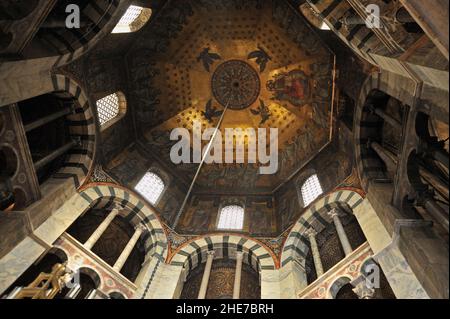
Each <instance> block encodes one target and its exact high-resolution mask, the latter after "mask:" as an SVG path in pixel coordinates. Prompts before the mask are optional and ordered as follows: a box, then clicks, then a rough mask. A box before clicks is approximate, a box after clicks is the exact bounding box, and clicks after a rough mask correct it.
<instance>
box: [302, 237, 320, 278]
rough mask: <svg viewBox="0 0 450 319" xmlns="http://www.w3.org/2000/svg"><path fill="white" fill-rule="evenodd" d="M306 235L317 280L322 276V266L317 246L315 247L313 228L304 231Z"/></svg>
mask: <svg viewBox="0 0 450 319" xmlns="http://www.w3.org/2000/svg"><path fill="white" fill-rule="evenodd" d="M306 235H307V236H308V239H309V244H310V247H311V253H312V256H313V260H314V266H315V267H316V274H317V278H319V277H320V276H322V275H323V272H324V271H323V266H322V260H321V259H320V252H319V246H318V245H317V241H316V235H317V233H316V231H315V230H314V229H313V228H310V229H308V230H307V231H306Z"/></svg>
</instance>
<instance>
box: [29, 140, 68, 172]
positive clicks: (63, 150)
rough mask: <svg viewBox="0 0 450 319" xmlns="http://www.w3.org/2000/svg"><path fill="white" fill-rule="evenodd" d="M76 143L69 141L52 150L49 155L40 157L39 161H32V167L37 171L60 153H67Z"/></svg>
mask: <svg viewBox="0 0 450 319" xmlns="http://www.w3.org/2000/svg"><path fill="white" fill-rule="evenodd" d="M75 145H76V142H75V141H71V142H69V143H67V144H65V145H63V146H61V147H60V148H58V149H56V150H54V151H53V152H52V153H50V154H49V155H47V156H45V157H44V158H42V159H40V160H39V161H37V162H35V163H34V168H35V170H36V171H39V170H40V169H42V168H43V167H45V166H46V165H48V164H50V163H51V162H52V161H53V160H54V159H56V158H58V157H60V156H61V155H63V154H65V153H67V152H68V151H69V150H70V149H71V148H72V147H74V146H75Z"/></svg>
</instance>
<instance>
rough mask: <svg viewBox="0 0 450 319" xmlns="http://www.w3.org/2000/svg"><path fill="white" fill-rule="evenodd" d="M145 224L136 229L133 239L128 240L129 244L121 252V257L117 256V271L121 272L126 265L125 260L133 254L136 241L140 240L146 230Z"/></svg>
mask: <svg viewBox="0 0 450 319" xmlns="http://www.w3.org/2000/svg"><path fill="white" fill-rule="evenodd" d="M144 229H145V228H144V226H143V225H139V226H137V227H136V229H135V230H134V234H133V236H131V239H130V240H129V241H128V243H127V245H126V246H125V248H124V249H123V251H122V253H121V254H120V256H119V258H117V260H116V262H115V263H114V266H113V268H114V270H116V271H117V272H120V270H121V269H122V267H123V265H125V262H126V261H127V259H128V257H129V256H130V254H131V251H132V250H133V248H134V246H136V243H137V242H138V240H139V238H140V237H141V235H142V233H143V232H144Z"/></svg>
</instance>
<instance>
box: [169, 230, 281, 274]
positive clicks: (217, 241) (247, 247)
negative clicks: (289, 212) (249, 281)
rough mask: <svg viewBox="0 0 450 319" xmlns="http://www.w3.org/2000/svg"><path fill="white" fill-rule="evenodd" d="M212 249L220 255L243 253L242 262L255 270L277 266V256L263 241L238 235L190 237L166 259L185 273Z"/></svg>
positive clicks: (203, 259)
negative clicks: (182, 268)
mask: <svg viewBox="0 0 450 319" xmlns="http://www.w3.org/2000/svg"><path fill="white" fill-rule="evenodd" d="M211 250H214V251H216V253H218V256H220V257H224V258H225V257H229V256H234V255H235V254H236V252H237V251H241V252H243V253H244V262H245V263H247V264H248V265H249V266H251V267H252V268H253V269H254V270H255V271H257V272H259V271H260V270H272V269H276V268H278V265H277V264H278V263H277V258H276V257H275V255H274V254H273V252H271V251H270V250H269V249H268V248H267V247H266V246H265V245H264V244H263V243H261V242H259V241H256V240H254V239H250V238H248V237H245V236H240V235H231V234H223V235H208V236H202V237H199V238H195V239H192V240H191V241H189V242H187V243H184V244H183V245H181V246H180V247H178V248H177V249H176V250H174V251H173V252H172V253H171V255H170V257H169V258H168V260H167V263H168V264H170V265H176V266H182V267H184V268H185V269H186V275H187V274H188V273H189V272H190V271H191V270H192V269H194V268H195V267H197V266H198V265H199V264H201V263H203V262H205V261H206V254H207V252H208V251H211Z"/></svg>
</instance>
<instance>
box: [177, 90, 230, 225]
mask: <svg viewBox="0 0 450 319" xmlns="http://www.w3.org/2000/svg"><path fill="white" fill-rule="evenodd" d="M230 101H231V97H230V99H229V100H228V103H227V105H226V106H225V109H224V110H223V113H222V115H221V117H220V119H219V123H217V126H216V129H215V130H214V134H213V136H212V137H211V140H210V141H209V143H208V146H207V147H206V151H205V154H204V156H202V160H201V162H200V164H199V165H198V168H197V172H196V173H195V176H194V179H193V180H192V183H191V186H189V190H188V192H187V194H186V197H185V198H184V200H183V203H182V204H181V207H180V209H179V210H178V213H177V216H176V218H175V221H174V223H173V226H172V227H173V229H175V228H176V227H177V225H178V222H179V221H180V217H181V214H182V213H183V211H184V207H185V206H186V203H187V201H188V199H189V196H190V195H191V192H192V189H193V188H194V185H195V182H196V181H197V178H198V176H199V175H200V171H201V169H202V166H203V164H204V163H205V160H206V157H207V156H209V151H210V150H211V146H212V144H213V142H214V140H215V138H216V135H217V132H219V129H220V126H221V125H222V122H223V119H224V117H225V113H226V111H227V110H228V106H229V104H230Z"/></svg>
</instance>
